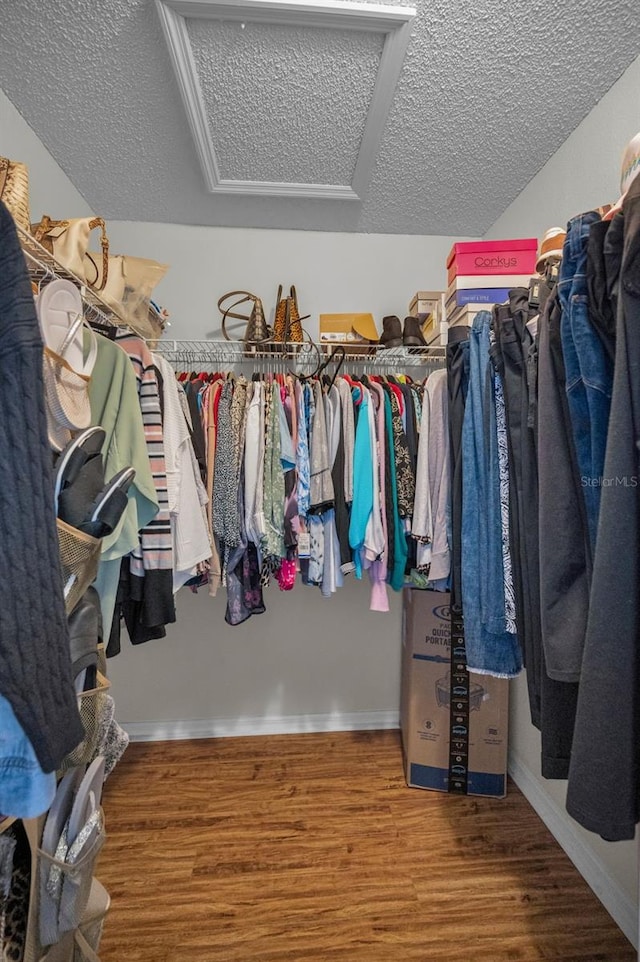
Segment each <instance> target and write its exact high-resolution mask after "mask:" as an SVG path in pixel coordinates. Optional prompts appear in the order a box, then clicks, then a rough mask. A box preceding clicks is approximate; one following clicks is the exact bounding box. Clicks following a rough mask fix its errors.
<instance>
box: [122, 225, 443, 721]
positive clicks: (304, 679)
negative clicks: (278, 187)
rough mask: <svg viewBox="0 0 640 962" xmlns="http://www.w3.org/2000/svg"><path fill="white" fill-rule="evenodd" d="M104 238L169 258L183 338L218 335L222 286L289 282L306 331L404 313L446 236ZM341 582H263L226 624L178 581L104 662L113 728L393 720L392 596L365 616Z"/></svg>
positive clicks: (360, 593)
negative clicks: (332, 588) (146, 629)
mask: <svg viewBox="0 0 640 962" xmlns="http://www.w3.org/2000/svg"><path fill="white" fill-rule="evenodd" d="M109 236H110V238H111V242H112V244H113V248H114V250H115V249H118V250H122V251H126V252H127V253H133V254H144V255H146V256H149V257H154V258H156V259H158V260H160V261H165V262H167V263H169V264H171V271H170V272H169V274H168V275H167V277H166V279H165V280H164V281H163V282H162V287H160V288H159V289H158V299H159V300H160V301H161V302H162V303H163V304H165V305H166V306H167V307H168V308H169V310H170V311H171V314H172V327H171V330H170V336H173V337H177V338H181V339H185V338H202V337H205V336H206V335H207V334H210V333H214V335H216V336H219V324H220V314H219V312H218V310H217V307H216V303H217V300H218V297H219V296H220V294H222V293H224V292H225V291H227V290H232V289H234V288H246V289H249V290H252V291H254V292H256V293H258V294H259V295H260V296H261V297H262V298H263V299H264V303H265V310H269V309H270V308H272V307H273V302H274V298H275V294H276V289H277V285H278V282H279V281H282V282H283V283H285V284H290V283H291V282H292V281H294V282H295V284H296V286H297V290H298V294H299V298H300V304H301V309H302V312H303V313H305V314H306V313H311V315H312V316H311V318H310V320H309V321H308V322H305V327H308V329H309V331H310V333H312V334H313V335H315V334H317V329H318V328H317V316H318V313H320V312H324V311H326V312H336V311H345V310H362V311H371V312H372V313H373V314H374V317H375V319H376V322H377V323H378V326H379V328H381V318H382V316H383V315H384V314H387V313H397V314H399V315H400V316H401V317H403V316H404V314H405V313H406V312H407V310H408V305H409V301H410V299H411V297H412V295H413V293H414V292H415V291H416V290H419V289H427V290H431V289H436V290H437V289H441V288H442V285H443V284H444V283H445V280H446V277H445V260H446V255H447V252H448V250H449V248H450V246H451V243H452V238H447V237H422V238H421V237H394V236H380V235H357V234H344V233H336V234H333V233H320V232H306V233H305V232H296V231H272V230H243V229H237V230H236V229H228V228H227V229H225V228H206V227H179V226H171V225H166V224H136V223H126V222H120V223H112V224H111V225H110V227H109ZM349 579H350V580H349V583H348V585H346V586H345V587H344V588H343V589H341V590H340V591H338V593H337V595H336V596H335V597H334V598H332V599H331V600H325V599H323V598H322V597H321V596H320V593H319V591H318V589H317V588H305V587H303V586H298V587H296V588H295V589H294V591H293V592H292V593H290V594H287V593H284V594H283V593H281V592H280V591H279V590H278V588H277V587H271V588H269V589H268V593H267V595H266V598H267V609H268V610H267V613H266V614H264V615H261V616H259V617H254V618H252V619H251V620H250V621H249V622H247V623H246V624H245V625H243V626H241V627H236V628H230V627H228V626H227V625H226V624H225V622H224V607H225V600H224V597H219V598H217V599H215V600H212V599H210V598H208V597H207V595H206V592H201V593H200V595H198V596H197V597H194V596H193V595H191V594H190V593H189V592H187V591H185V590H183V591H182V592H181V593H180V595H179V598H178V602H179V621H178V623H177V625H176V626H175V627H172V628H170V629H169V633H168V637H167V639H166V640H164V641H160V642H152V643H150V644H149V645H147V646H144V647H142V648H137V649H135V648H131V647H130V646H129V644H128V642H127V643H126V644H125V646H124V650H123V653H122V654H121V655H120V656H119V657H118V658H117V659H115V660H114V661H113V662H112V664H111V667H110V673H111V678H112V682H113V685H114V691H115V694H116V698H117V701H118V709H119V714H120V716H121V718H122V721H123V724H125V725H126V723H130V722H133V723H138V724H143V725H144V727H143V728H142V729H139V728H137V727H136V728H135V729H134V730H135V731H136V732H137V733H138V734H140V733H145V734H153V733H157V732H161V733H164V734H167V733H170V732H174V733H175V732H184V731H186V730H191V731H196V730H197V731H204V732H209V731H218V732H221V731H229V730H235V731H247V730H253V731H265V730H292V729H293V730H295V729H296V728H299V727H302V728H303V729H304V728H305V727H306V726H308V725H310V724H313V725H315V726H320V727H323V726H327V725H328V726H332V725H335V726H337V727H339V726H340V725H345V726H347V727H349V726H350V725H358V724H363V725H365V724H369V725H375V724H380V725H385V724H391V723H394V724H395V723H397V718H398V705H399V656H400V601H399V597H398V596H393V592H390V596H392V597H391V611H390V612H389V613H387V614H372V613H371V612H369V610H368V609H369V590H368V585H367V584H356V583H355V582H354V579H353V576H349ZM299 716H306V717H305V718H304V719H301V718H300V717H299ZM311 716H313V718H311ZM176 721H181V724H180V725H178V726H176V725H175V724H174V725H170V724H168V723H171V722H176ZM189 726H191V728H190V729H189Z"/></svg>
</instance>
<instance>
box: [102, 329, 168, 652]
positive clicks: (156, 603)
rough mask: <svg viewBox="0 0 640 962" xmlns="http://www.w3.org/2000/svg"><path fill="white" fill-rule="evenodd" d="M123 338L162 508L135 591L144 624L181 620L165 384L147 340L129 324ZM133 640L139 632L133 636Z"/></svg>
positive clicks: (151, 527)
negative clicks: (140, 582)
mask: <svg viewBox="0 0 640 962" xmlns="http://www.w3.org/2000/svg"><path fill="white" fill-rule="evenodd" d="M116 342H117V344H118V345H119V346H120V347H121V348H122V349H123V350H124V351H125V352H126V353H127V354H128V355H129V358H130V359H131V363H132V365H133V369H134V371H135V375H136V380H137V382H138V397H139V400H140V408H141V411H142V421H143V424H144V433H145V439H146V442H147V453H148V455H149V465H150V467H151V473H152V475H153V484H154V487H155V490H156V494H157V498H158V505H159V510H158V513H157V515H156V516H155V518H154V519H153V520H152V521H151V522H150V523H149V524H148V525H147V526H146V527H144V528H142V529H141V531H140V543H139V545H138V547H137V548H136V549H134V550H133V551H132V552H131V555H130V570H131V576H132V578H144V579H145V583H144V587H142V588H140V586H138V589H137V591H134V594H137V595H138V599H139V600H141V601H142V607H143V613H142V615H141V621H142V624H144V625H145V626H146V627H152V626H153V625H164V624H169V623H170V622H173V621H175V606H174V600H173V549H172V537H171V519H170V514H169V497H168V492H167V469H166V463H165V454H164V439H163V434H162V408H161V390H160V384H159V376H158V371H157V369H156V367H155V364H154V360H153V355H152V353H151V351H150V350H149V347H148V346H147V345H146V344H145V342H144V341H143V340H142V339H141V338H139V337H137V336H136V335H135V334H131V333H130V332H129V331H127V330H126V329H121V330H119V331H118V334H117V336H116ZM132 641H133V638H132Z"/></svg>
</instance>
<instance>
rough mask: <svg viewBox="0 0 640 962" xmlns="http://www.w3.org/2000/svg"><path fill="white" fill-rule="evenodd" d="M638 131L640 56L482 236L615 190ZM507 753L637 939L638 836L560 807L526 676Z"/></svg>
mask: <svg viewBox="0 0 640 962" xmlns="http://www.w3.org/2000/svg"><path fill="white" fill-rule="evenodd" d="M639 130H640V58H638V59H637V60H636V61H635V62H634V63H633V64H632V65H631V66H630V67H629V69H628V70H627V71H626V73H624V74H623V76H622V77H621V78H620V80H619V81H618V82H617V83H616V84H615V86H614V87H612V89H611V90H610V91H609V92H608V93H607V94H605V96H604V97H603V98H602V100H601V101H600V103H599V104H598V105H597V106H596V107H595V108H594V109H593V110H592V111H591V113H590V114H589V115H588V116H587V117H586V118H585V119H584V120H583V122H582V123H581V124H580V125H579V127H577V128H576V130H575V131H574V132H573V133H572V134H571V136H570V137H569V138H568V139H567V140H566V141H565V143H564V144H563V145H562V147H561V148H560V149H559V150H558V151H557V153H556V154H554V156H553V157H552V158H551V160H549V162H548V163H547V164H546V165H545V166H544V167H543V168H542V170H541V171H540V173H539V174H538V175H537V176H536V177H534V179H533V180H532V181H531V182H530V183H529V184H528V185H527V187H525V189H524V190H523V191H522V193H521V194H520V196H519V197H518V198H517V199H516V200H515V201H514V202H513V203H512V204H511V205H510V206H509V207H508V208H507V209H506V210H505V212H504V213H503V214H502V216H501V217H500V218H499V219H498V220H497V221H496V223H495V224H494V225H493V226H492V227H491V230H490V231H489V232H488V233H487V235H486V236H487V237H527V236H532V237H533V236H537V237H540V236H541V234H542V233H543V231H544V230H545V229H546V228H548V227H552V226H565V225H566V223H567V221H568V220H569V219H570V218H571V217H573V216H574V215H576V214H579V213H581V212H583V211H587V210H590V209H592V208H593V207H597V206H599V205H600V204H604V203H607V202H613V201H615V200H617V198H618V195H619V181H620V173H619V172H620V160H621V156H622V153H623V151H624V148H625V146H626V144H627V143H628V141H629V140H630V139H631V138H632V137H633V136H634V135H635V134H636V133H637V132H638V131H639ZM511 687H512V700H511V713H510V715H511V717H510V738H509V743H510V759H511V762H510V763H511V770H512V774H513V775H514V778H515V779H516V781H517V782H518V784H519V785H520V787H521V788H522V790H523V791H524V792H525V794H526V795H527V797H528V799H529V801H530V802H531V803H532V804H533V805H534V807H535V808H537V810H538V811H539V813H540V814H541V815H542V817H543V818H544V819H545V821H546V822H547V824H548V825H549V827H550V828H551V830H552V831H553V832H554V834H555V835H556V837H558V838H559V839H560V841H561V842H562V844H563V845H564V847H565V848H566V849H567V851H568V852H569V854H570V855H571V857H572V858H574V860H575V861H576V864H578V867H579V868H580V870H581V871H582V872H583V874H584V875H585V876H586V877H587V879H588V881H589V882H590V884H591V885H592V887H593V888H594V889H595V890H596V891H597V893H598V894H599V895H600V897H601V898H602V899H603V901H604V902H605V905H606V906H607V908H608V909H609V911H610V912H612V914H614V917H615V918H616V920H617V921H618V924H619V925H621V927H622V928H623V930H624V931H625V933H626V934H627V937H629V938H631V939H632V940H633V941H634V942H635V943H636V944H637V931H638V916H637V913H638V908H637V906H638V849H637V842H616V843H609V842H603V841H602V839H600V838H599V837H598V836H596V835H593V834H591V833H590V832H586V831H584V829H582V828H581V826H579V825H578V824H577V823H576V822H574V821H573V819H571V818H570V816H569V815H568V814H567V812H566V810H565V796H566V782H562V781H560V782H557V781H547V780H545V779H543V778H542V775H541V773H540V737H539V734H538V732H537V731H536V730H535V729H534V728H533V726H532V725H531V721H530V717H529V706H528V699H527V694H526V682H525V679H524V677H521V678H519V679H518V680H517V682H515V683H514V684H512V686H511Z"/></svg>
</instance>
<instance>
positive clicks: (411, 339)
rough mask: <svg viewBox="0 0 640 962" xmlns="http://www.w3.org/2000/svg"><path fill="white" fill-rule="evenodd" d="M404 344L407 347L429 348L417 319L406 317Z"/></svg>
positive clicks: (403, 335) (403, 334)
mask: <svg viewBox="0 0 640 962" xmlns="http://www.w3.org/2000/svg"><path fill="white" fill-rule="evenodd" d="M402 343H403V344H404V346H405V347H428V344H427V342H426V340H425V337H424V334H423V333H422V328H421V327H420V321H419V320H418V318H417V317H405V319H404V331H403V333H402Z"/></svg>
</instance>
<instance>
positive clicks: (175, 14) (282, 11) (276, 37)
mask: <svg viewBox="0 0 640 962" xmlns="http://www.w3.org/2000/svg"><path fill="white" fill-rule="evenodd" d="M156 6H157V9H158V13H159V16H160V20H161V23H162V28H163V31H164V35H165V39H166V42H167V46H168V49H169V54H170V57H171V62H172V65H173V69H174V72H175V74H176V78H177V81H178V85H179V88H180V93H181V96H182V100H183V103H184V106H185V110H186V113H187V118H188V121H189V125H190V128H191V133H192V135H193V138H194V143H195V147H196V151H197V155H198V159H199V161H200V166H201V168H202V172H203V175H204V180H205V184H206V187H207V190H208V191H209V192H210V193H212V194H240V195H245V196H247V195H254V196H256V195H261V196H266V197H306V198H319V199H329V200H357V201H360V200H362V199H363V196H364V193H365V191H366V189H367V187H368V184H369V180H370V177H371V173H372V170H373V165H374V163H375V160H376V156H377V153H378V148H379V146H380V141H381V139H382V134H383V131H384V126H385V123H386V120H387V116H388V112H389V108H390V106H391V103H392V100H393V96H394V93H395V88H396V84H397V81H398V77H399V75H400V71H401V69H402V64H403V61H404V56H405V52H406V48H407V44H408V41H409V31H410V26H411V21H412V19H413V18H414V17H415V9H413V8H412V7H395V6H394V7H391V6H388V5H382V4H356V3H351V2H336V3H326V2H325V3H314V2H305V0H298V2H287V0H239V2H236V0H156ZM202 21H208V24H207V23H202ZM211 21H214V22H215V21H217V22H218V24H219V27H220V30H219V35H218V36H217V37H215V39H214V35H213V34H211V33H210V32H209V31H208V26H209V25H210V24H211ZM236 24H240V25H241V24H245V25H247V24H249V25H251V29H252V31H253V34H254V36H253V38H251V39H253V40H257V39H258V38H259V39H260V43H259V46H260V47H261V48H262V50H261V51H256V56H255V58H254V61H253V62H252V63H251V65H250V68H249V67H248V68H247V71H246V78H245V81H242V80H241V78H237V79H238V80H239V81H240V82H241V83H242V82H245V83H246V84H248V85H249V86H245V91H244V93H245V95H246V96H247V98H248V100H249V101H251V99H252V98H253V99H254V102H256V103H257V100H258V98H259V79H260V77H259V73H260V71H259V66H260V56H262V58H263V59H262V63H263V64H265V75H266V74H268V72H269V71H268V69H267V66H266V61H265V59H264V47H265V42H266V43H267V44H269V43H270V44H271V45H272V47H274V48H275V47H277V45H278V44H281V45H282V44H285V47H284V49H285V50H286V43H287V40H288V41H289V42H291V39H292V37H293V38H294V39H295V36H296V33H297V34H298V37H299V39H300V41H301V42H302V41H303V39H304V42H305V43H306V44H307V46H308V47H309V45H310V44H313V41H314V38H315V40H316V41H317V47H318V49H319V50H320V51H322V50H323V49H324V51H325V53H326V56H325V58H324V61H325V62H319V63H317V65H316V70H317V73H318V74H319V75H320V76H321V77H323V82H324V84H325V97H324V104H323V98H322V94H320V101H318V100H316V99H315V98H316V94H317V93H318V91H316V90H314V89H311V90H307V93H306V95H305V96H306V102H305V104H304V110H303V111H302V115H303V116H304V113H305V110H306V114H307V117H308V118H310V117H312V116H313V115H314V107H317V104H318V102H320V104H323V105H324V106H325V107H327V106H328V107H329V109H330V106H331V101H332V100H334V99H335V98H336V92H337V90H338V89H339V86H338V87H337V86H336V77H335V75H334V76H332V72H333V73H334V72H335V64H336V63H337V62H338V61H339V58H340V57H341V56H344V54H345V52H346V51H350V53H351V54H352V55H354V56H356V57H360V58H361V59H360V66H361V70H360V73H359V75H358V71H357V69H356V70H354V69H353V64H351V65H350V68H349V69H348V70H347V74H348V80H349V81H350V83H351V87H352V90H353V96H352V98H351V100H350V101H349V103H348V104H347V105H346V109H345V108H343V109H342V110H341V111H340V117H339V118H338V116H337V115H336V129H335V130H333V131H332V132H331V133H330V121H331V116H330V112H329V113H327V112H326V110H325V111H323V110H322V109H316V110H315V116H316V120H317V128H316V130H315V131H313V130H309V131H308V133H309V134H310V138H309V143H308V148H309V152H310V153H312V154H313V156H312V157H310V158H309V161H310V162H306V170H305V173H306V174H307V175H308V177H309V182H308V183H307V182H302V183H300V182H297V181H291V180H287V179H285V178H286V173H287V168H288V166H289V164H290V159H291V158H290V151H291V149H292V144H291V143H290V142H289V141H288V140H287V139H286V138H284V137H282V136H280V137H278V136H277V133H278V131H277V129H276V130H274V138H273V141H272V143H271V144H270V145H269V149H268V150H267V147H266V143H265V153H266V154H269V156H267V157H262V158H261V159H260V161H259V160H258V155H257V154H256V142H255V141H250V140H245V143H246V144H247V152H248V155H249V157H248V158H246V161H247V162H248V164H249V166H250V165H251V156H253V159H254V171H255V169H256V167H257V168H258V169H259V168H260V166H261V162H263V163H262V167H263V168H265V166H267V167H268V164H269V162H271V164H272V167H273V169H274V170H277V171H278V172H280V173H281V174H282V176H283V179H282V180H270V179H269V180H267V179H265V180H261V179H251V178H249V177H248V176H247V174H248V172H249V170H248V167H247V162H244V163H243V162H240V154H239V151H241V149H242V144H241V143H240V144H236V145H235V146H232V147H231V149H230V134H231V128H230V126H229V125H230V124H231V125H233V123H234V120H233V117H234V111H233V110H231V111H230V113H229V121H228V123H227V126H226V128H225V122H224V121H221V122H220V124H219V127H220V130H221V140H220V143H219V145H218V149H216V146H215V145H214V136H213V133H212V126H213V124H212V121H215V112H216V108H217V107H219V105H220V99H219V97H220V94H219V93H217V92H216V84H217V83H220V81H221V79H222V78H223V70H221V69H220V63H219V59H220V58H219V56H218V57H216V44H219V43H220V42H222V43H224V42H225V32H226V35H227V36H226V42H227V45H228V44H229V42H231V41H233V36H234V35H233V34H231V33H229V30H230V29H231V28H232V27H233V26H235V25H236ZM254 25H261V27H264V28H267V29H268V33H267V34H264V33H261V31H260V30H253V27H254ZM278 28H280V29H278ZM207 34H208V37H209V43H207ZM235 37H236V39H237V38H238V34H237V28H236V33H235ZM332 38H333V43H332ZM208 48H209V49H208ZM219 53H220V49H218V54H219ZM248 53H249V54H250V46H249V50H248ZM232 59H233V58H232ZM246 60H248V56H245V61H246ZM376 60H377V66H376ZM326 61H329V62H328V63H327V62H326ZM357 66H358V64H357V63H356V68H357ZM231 79H232V80H233V78H231ZM292 79H293V80H294V81H295V75H294V76H293V78H292ZM272 80H273V77H272ZM226 82H227V83H229V78H227V81H226ZM295 86H296V83H295V82H294V89H293V90H289V91H286V89H284V88H283V91H282V95H283V97H284V100H285V102H288V103H289V104H293V103H295V96H296V93H295ZM236 89H240V88H238V87H236ZM300 89H302V87H301V88H300ZM222 93H223V92H222ZM236 116H242V115H241V114H238V112H237V110H236ZM270 119H271V118H269V117H261V118H259V123H258V124H257V126H258V127H259V128H260V125H262V130H263V131H268V129H269V127H268V125H269V122H270ZM276 126H277V125H276ZM240 127H241V129H242V131H243V132H244V135H245V138H246V137H247V134H248V132H249V125H248V124H247V118H246V117H244V118H242V123H241V124H240ZM297 133H298V143H294V144H293V147H294V148H297V149H298V150H300V149H301V145H300V142H299V141H300V130H298V132H297ZM350 135H351V140H349V137H350ZM327 137H328V138H329V141H332V143H330V145H329V146H330V147H331V148H333V149H326V150H323V143H324V142H326V140H327ZM295 139H296V138H295V134H294V136H293V140H295ZM265 140H268V138H265ZM278 146H280V147H281V153H280V155H279V156H278V154H277V148H278ZM338 149H339V151H340V156H339V157H338V156H337V150H338ZM323 157H325V158H326V161H327V169H326V171H325V172H326V174H328V175H329V176H328V177H327V181H328V182H323V181H324V178H323V179H322V181H321V182H319V183H316V182H311V179H312V178H314V179H315V178H317V179H318V180H320V175H321V173H322V164H321V163H319V162H318V161H322V158H323ZM234 162H235V164H236V170H237V172H238V173H240V174H241V175H242V176H240V177H229V176H225V174H228V173H230V172H231V170H230V168H232V167H233V164H234ZM243 167H244V170H243V169H242V168H243ZM238 168H239V170H238ZM289 169H290V168H289ZM350 169H351V170H352V171H353V174H352V177H351V179H350V180H349V178H348V174H349V170H350ZM332 174H333V175H335V179H338V178H340V179H341V180H343V181H344V182H342V183H341V182H338V183H333V182H331V175H332Z"/></svg>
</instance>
